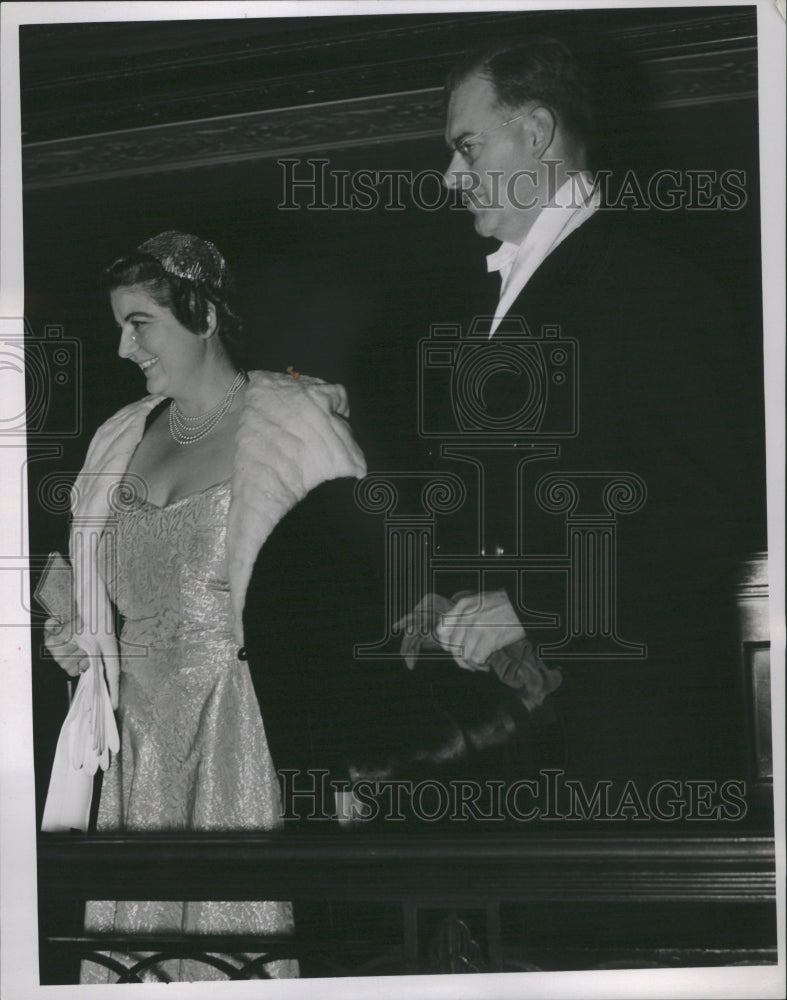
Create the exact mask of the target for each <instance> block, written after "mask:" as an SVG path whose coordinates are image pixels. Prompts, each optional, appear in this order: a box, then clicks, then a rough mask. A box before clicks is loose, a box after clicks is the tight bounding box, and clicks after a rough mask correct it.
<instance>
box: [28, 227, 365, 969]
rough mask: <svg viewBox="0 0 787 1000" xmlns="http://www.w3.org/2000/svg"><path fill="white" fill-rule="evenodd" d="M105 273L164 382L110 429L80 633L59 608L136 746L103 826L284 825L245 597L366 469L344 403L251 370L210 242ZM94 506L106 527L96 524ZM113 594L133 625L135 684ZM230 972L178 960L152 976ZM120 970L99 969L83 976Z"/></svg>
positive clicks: (179, 910)
mask: <svg viewBox="0 0 787 1000" xmlns="http://www.w3.org/2000/svg"><path fill="white" fill-rule="evenodd" d="M107 278H108V285H109V292H110V299H111V304H112V311H113V313H114V316H115V320H116V322H117V325H118V328H119V330H120V347H119V354H120V356H121V357H122V358H124V359H126V360H128V361H130V362H132V363H133V364H135V365H137V366H138V368H139V370H140V372H141V373H142V374H143V376H144V378H145V382H146V388H147V390H148V395H147V396H146V397H145V398H144V399H142V400H140V401H139V402H137V403H132V404H131V405H130V406H127V407H125V408H124V409H122V410H120V411H119V412H118V413H117V414H115V416H114V417H112V418H110V419H109V420H108V421H107V422H106V423H105V424H104V425H103V426H102V427H101V428H99V430H98V432H97V433H96V435H95V437H94V438H93V441H92V443H91V446H90V449H89V451H88V455H87V458H86V461H85V465H84V467H83V469H82V471H81V473H80V475H79V477H78V479H77V481H76V483H75V487H74V499H73V504H72V506H73V514H74V518H73V523H72V533H71V546H70V547H71V558H72V565H73V567H74V593H75V603H76V611H77V615H76V620H75V622H74V623H73V638H72V639H69V638H66V635H65V630H66V628H71V626H70V625H68V626H63V627H59V626H58V625H57V623H56V622H54V621H50V622H48V623H47V624H48V628H47V638H46V642H47V646H48V647H49V649H50V651H51V652H52V655H53V656H55V658H56V659H57V660H58V661H59V662H60V663H61V665H62V666H63V667H64V668H65V669H66V670H67V671H68V672H69V673H71V674H76V673H79V672H82V671H84V670H86V669H88V668H89V667H91V666H95V665H96V663H99V664H103V668H104V671H105V673H106V677H107V681H108V684H109V689H110V695H111V698H112V701H113V704H115V705H117V708H118V723H119V730H120V752H119V754H117V755H116V756H115V755H113V757H112V760H111V764H110V766H109V768H108V770H107V771H106V773H105V775H104V780H103V786H102V791H101V800H100V804H99V810H98V829H99V830H106V831H109V830H218V829H224V830H226V829H232V830H271V829H274V828H276V827H277V826H279V825H280V823H281V813H282V809H281V801H280V790H279V785H278V782H277V777H276V772H275V770H274V766H273V762H272V759H271V753H270V751H269V748H268V742H267V738H266V732H265V727H264V726H263V720H262V717H261V713H260V709H259V706H258V702H257V699H256V698H255V692H254V688H253V685H252V681H251V677H250V674H249V670H248V666H247V663H246V662H245V661H246V654H245V650H244V638H243V636H244V621H243V617H244V616H243V612H244V605H245V602H246V596H247V590H248V586H249V581H250V578H251V575H252V570H253V568H254V565H255V562H256V560H257V556H258V554H259V552H260V549H261V548H262V546H263V545H264V544H265V541H266V539H267V538H268V536H269V535H270V534H271V532H273V531H274V530H275V528H276V526H277V524H279V522H281V521H282V520H283V519H285V518H286V515H287V514H288V513H289V512H290V511H291V510H292V509H293V508H295V507H296V506H297V505H298V503H299V502H300V501H302V500H304V498H306V497H307V495H308V494H309V493H310V492H311V491H312V490H313V489H314V488H315V487H319V486H320V484H323V483H326V482H332V481H334V480H347V479H350V480H352V479H354V478H357V477H361V476H362V475H363V474H364V472H365V466H364V460H363V455H362V453H361V451H360V449H359V448H358V446H357V445H356V443H355V441H354V440H353V438H352V435H351V433H350V431H349V427H348V425H347V424H346V422H345V419H344V417H345V416H346V413H347V405H346V397H345V394H344V391H343V389H342V388H341V387H339V386H331V385H327V384H325V383H322V382H320V381H319V380H316V379H309V378H306V377H305V376H304V377H297V378H296V377H294V376H291V375H288V374H281V375H279V374H274V373H266V372H250V373H248V374H247V373H246V372H245V371H244V370H243V368H242V365H241V362H242V358H241V357H240V356H239V352H238V345H239V334H240V324H239V321H238V319H237V316H236V314H235V312H234V310H233V308H232V304H231V303H232V299H231V295H232V278H231V275H230V272H229V270H228V268H227V265H226V262H225V261H224V258H223V257H222V255H221V254H220V253H219V251H218V250H217V249H216V247H215V246H213V244H211V243H209V242H207V241H204V240H201V239H199V238H197V237H195V236H191V235H187V234H184V233H180V232H165V233H161V234H159V235H158V236H155V237H153V238H152V239H149V240H147V241H146V242H145V243H143V244H142V245H141V246H140V247H139V248H138V250H137V251H136V252H135V253H133V254H132V255H131V256H129V257H127V258H123V259H121V260H119V261H117V262H116V263H115V264H113V265H112V267H111V268H109V270H108V272H107ZM86 520H88V521H90V523H91V525H92V529H91V532H86V531H81V530H80V525H81V524H84V523H85V521H86ZM97 523H98V524H99V525H101V524H103V526H104V529H103V532H97V530H96V524H97ZM97 534H100V542H99V543H98V545H97V546H96V545H92V544H91V542H90V538H91V537H93V538H95V537H96V535H97ZM110 601H111V603H112V604H114V606H115V607H116V609H117V612H118V613H119V616H120V619H121V620H122V627H121V628H120V631H119V635H118V637H117V647H118V649H119V681H118V679H116V676H117V666H116V663H117V658H116V657H115V655H114V644H115V637H114V635H113V634H112V629H111V628H110V627H108V626H107V624H106V623H107V621H108V620H111V616H109V615H108V613H107V612H108V610H109V602H110ZM88 654H90V655H88ZM96 669H98V668H96ZM50 798H52V790H51V789H50ZM45 820H46V816H45ZM55 826H56V824H55V825H54V826H53V825H51V824H50V826H49V828H50V829H51V828H55ZM291 928H292V915H291V909H290V904H288V903H281V902H233V903H221V902H210V903H207V902H195V903H185V904H184V903H175V902H171V903H163V902H149V903H145V902H142V903H140V902H128V903H124V902H117V903H116V902H108V901H100V902H92V903H89V904H88V908H87V915H86V929H87V930H88V931H89V932H99V931H100V932H112V933H124V932H126V933H130V932H137V933H144V932H150V931H153V930H156V931H168V930H171V931H177V932H180V931H189V932H220V933H233V932H234V933H244V934H254V933H271V932H278V933H286V932H288V931H289V930H291ZM214 971H215V970H212V969H210V968H209V967H207V966H204V965H201V964H198V963H194V962H190V961H177V960H172V961H169V962H162V963H159V965H157V966H155V967H154V968H151V969H150V970H148V972H147V973H146V974H145V977H146V978H148V979H151V980H154V981H162V980H163V981H168V980H170V979H185V980H190V979H204V978H212V977H213V975H214ZM265 971H266V973H267V974H269V975H274V976H291V975H297V966H296V965H295V964H294V963H292V962H288V961H284V960H282V961H277V962H271V963H269V964H268V965H267V966H266V970H265ZM107 976H108V971H107V969H105V968H103V967H99V966H98V965H96V964H92V963H85V965H83V981H90V982H97V981H106V979H107Z"/></svg>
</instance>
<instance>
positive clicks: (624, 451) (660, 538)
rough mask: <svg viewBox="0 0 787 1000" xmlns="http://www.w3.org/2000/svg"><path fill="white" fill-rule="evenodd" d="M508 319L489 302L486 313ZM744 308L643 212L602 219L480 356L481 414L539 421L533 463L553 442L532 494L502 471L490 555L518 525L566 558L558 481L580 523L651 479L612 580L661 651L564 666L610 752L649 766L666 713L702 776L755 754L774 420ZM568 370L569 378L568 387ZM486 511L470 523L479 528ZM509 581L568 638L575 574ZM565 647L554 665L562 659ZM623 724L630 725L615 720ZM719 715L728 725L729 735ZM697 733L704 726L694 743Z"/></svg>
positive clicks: (634, 630)
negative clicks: (738, 313)
mask: <svg viewBox="0 0 787 1000" xmlns="http://www.w3.org/2000/svg"><path fill="white" fill-rule="evenodd" d="M493 311H494V302H492V301H490V302H489V303H488V304H487V307H486V309H485V312H486V314H487V315H491V314H492V313H493ZM733 316H734V313H733V310H732V309H731V307H730V305H729V304H728V302H727V300H726V298H725V296H724V294H723V292H722V291H721V290H720V289H719V288H718V287H717V286H716V285H715V284H714V283H713V282H712V281H711V280H710V279H709V278H708V277H707V276H706V275H705V274H703V273H702V272H701V271H700V270H699V269H697V268H696V267H694V266H692V265H690V264H689V263H687V262H686V261H682V260H680V259H678V258H677V257H674V256H670V255H669V254H667V253H665V252H664V251H663V250H661V249H657V248H656V247H654V246H651V245H650V244H648V243H647V242H645V241H643V240H641V239H640V238H638V236H637V235H636V223H634V222H632V221H631V220H628V219H624V218H622V217H621V216H620V214H619V213H616V212H613V211H610V210H600V211H598V212H597V213H596V214H595V215H594V216H592V217H591V218H590V219H589V220H588V221H587V222H586V223H584V224H583V225H582V226H581V227H580V228H579V229H577V230H575V231H574V233H572V234H571V235H570V236H568V237H567V238H566V239H565V240H564V241H563V242H562V243H561V244H560V245H559V246H558V247H557V248H556V249H555V250H554V251H553V252H552V253H551V254H550V255H549V257H547V258H546V260H545V261H544V262H543V263H542V264H541V266H540V267H539V268H538V270H537V271H536V272H535V274H534V275H533V277H532V278H531V279H530V281H529V282H528V284H527V285H526V286H525V288H524V289H523V290H522V292H521V293H520V295H519V297H518V299H517V300H516V302H515V303H514V304H513V305H512V307H511V309H510V310H509V313H508V315H507V317H506V320H505V321H504V323H503V324H501V327H500V328H499V330H498V332H497V333H496V335H495V337H494V338H493V339H492V340H491V341H490V342H489V343H488V346H485V347H484V348H483V350H485V351H488V352H489V355H488V357H489V359H491V360H489V361H488V367H487V370H486V371H485V373H484V384H483V390H484V392H483V401H482V402H479V403H478V406H479V407H480V406H486V407H487V408H488V412H489V413H490V414H491V416H492V417H493V418H494V420H497V421H500V420H501V419H502V418H504V417H506V416H507V415H511V414H515V413H518V412H522V413H523V414H524V417H523V431H522V435H521V438H519V439H518V448H519V452H518V454H520V455H521V454H523V453H524V450H525V449H526V448H527V447H528V446H536V447H537V448H538V447H540V448H544V449H545V450H544V453H543V454H542V455H541V456H540V457H537V458H534V460H533V461H530V462H528V463H526V464H525V465H524V466H523V472H522V476H521V482H520V487H519V492H518V493H516V490H515V488H514V480H513V478H511V477H509V479H508V480H507V486H506V479H505V474H504V475H502V477H499V478H498V479H497V480H496V481H495V483H490V484H489V485H488V488H487V489H486V495H485V510H484V515H483V522H484V524H483V533H482V534H483V539H484V549H485V551H486V553H487V555H489V554H490V553H491V554H493V553H495V552H496V551H502V552H504V553H508V552H511V551H512V545H514V546H516V544H517V543H516V537H515V535H514V534H513V533H512V524H513V523H514V522H517V523H518V529H519V542H518V548H519V551H520V552H525V553H529V554H539V553H543V554H549V553H557V552H563V551H565V548H566V545H567V540H566V513H565V512H564V513H562V514H561V513H556V512H555V511H554V510H552V511H549V510H545V509H544V504H543V503H541V504H539V502H538V500H537V496H538V487H539V483H541V486H542V489H543V486H544V482H542V480H544V479H545V477H547V476H560V477H561V478H565V479H567V480H569V481H572V482H573V483H574V484H575V485H576V487H577V489H578V491H579V494H580V495H581V498H580V501H579V503H578V505H577V507H576V509H575V512H574V513H575V515H576V514H581V513H582V512H583V511H586V512H589V513H598V511H599V508H600V504H601V500H602V498H601V497H600V496H599V490H600V488H601V487H600V485H599V484H600V483H602V482H603V480H604V476H605V474H609V475H610V476H612V474H614V473H626V474H629V475H632V476H634V477H637V481H639V482H641V483H642V484H644V491H645V493H646V497H645V500H644V503H643V504H642V505H641V507H640V508H639V509H637V510H635V511H632V512H631V513H629V514H626V513H619V514H618V515H617V516H616V525H615V530H616V552H615V553H614V564H615V567H614V569H615V572H614V581H613V582H614V584H616V588H617V593H616V600H615V604H616V611H617V630H618V634H619V636H620V638H621V639H623V640H626V641H629V642H632V643H637V644H641V645H643V646H644V647H645V649H646V655H645V657H644V659H641V660H639V661H634V660H625V659H620V660H614V659H613V660H609V661H600V660H594V659H593V657H592V656H591V657H589V658H588V660H587V662H583V661H581V660H579V661H577V660H572V661H565V664H564V665H565V667H566V669H565V671H564V676H565V681H564V688H563V689H561V691H559V692H558V697H559V698H560V697H562V696H563V695H568V697H569V699H570V698H571V692H572V691H573V692H574V698H575V702H574V704H573V707H572V706H571V705H570V704H569V706H568V715H569V716H570V717H573V719H574V721H576V720H579V719H580V718H581V716H582V714H583V713H586V717H587V718H590V717H593V716H595V717H596V719H597V720H598V721H597V725H596V731H595V732H594V736H593V739H594V741H595V743H596V745H597V746H601V745H602V744H604V743H606V744H608V748H609V751H610V752H609V758H610V759H611V758H613V757H615V756H617V758H618V759H626V758H627V757H628V759H630V760H634V758H635V757H637V756H641V754H640V749H641V748H639V747H638V748H636V750H637V752H635V753H631V754H629V753H628V751H629V750H631V749H632V748H633V744H634V743H635V742H636V740H637V729H638V728H639V729H640V731H641V728H642V720H643V719H644V718H653V719H655V720H657V722H656V728H660V729H661V730H662V732H663V733H664V734H665V735H664V739H665V742H666V743H670V742H671V745H672V747H673V749H674V755H673V756H674V758H676V759H677V758H679V757H681V753H682V750H681V748H683V749H685V754H684V757H685V758H686V759H688V757H691V759H693V760H695V761H697V767H699V766H700V761H702V760H706V761H707V763H708V764H709V765H710V764H711V763H712V762H713V761H719V762H722V761H727V762H729V760H730V759H731V757H730V756H729V755H728V754H726V753H721V752H719V751H720V749H721V748H720V747H719V746H718V744H719V742H724V740H725V739H727V738H728V739H727V744H728V747H731V746H732V744H733V743H735V745H736V750H739V749H740V748H739V747H738V741H739V739H740V729H741V722H742V720H741V718H740V716H739V714H738V707H739V702H740V690H739V687H740V674H739V670H740V667H739V660H738V652H737V646H736V630H737V621H736V613H735V608H734V603H733V601H734V576H735V572H736V570H737V568H738V566H739V565H740V561H741V559H742V558H743V557H744V556H745V555H746V554H747V553H749V552H751V551H752V549H756V548H762V547H763V545H762V537H761V534H760V531H761V526H762V524H763V523H764V517H763V507H764V499H763V498H764V489H763V481H764V470H763V467H762V457H761V456H762V422H761V417H760V415H759V412H758V411H757V408H756V407H757V397H756V396H755V395H754V393H753V391H752V388H751V387H752V386H754V387H755V389H756V388H757V383H756V380H755V377H753V373H756V370H757V363H758V360H759V359H757V358H752V357H748V358H747V357H746V356H744V355H743V353H742V351H741V349H740V343H741V340H743V339H745V338H742V336H741V330H740V327H739V326H737V325H736V321H735V319H734V318H733ZM517 319H520V320H522V321H523V322H524V324H525V325H526V328H527V331H528V332H529V334H530V336H531V337H532V338H533V344H534V345H538V346H537V347H534V350H535V351H537V352H538V354H539V355H540V358H541V361H542V362H543V370H542V373H541V374H542V376H543V384H542V385H541V386H540V388H539V391H540V392H542V393H543V394H544V395H545V397H546V398H545V399H542V400H541V402H540V408H539V407H535V409H534V408H532V407H530V408H528V406H526V405H524V403H523V400H526V399H527V397H528V394H532V393H533V391H534V389H533V384H534V379H536V380H537V378H536V376H534V374H533V372H532V371H523V370H520V371H516V370H514V369H516V365H513V366H512V365H510V364H507V360H506V347H505V331H506V329H511V328H512V326H513V327H516V325H517ZM558 331H559V332H558ZM549 338H557V339H549ZM561 340H562V341H563V343H564V346H565V347H567V350H565V351H563V353H562V354H561V355H560V356H559V360H560V359H563V358H567V359H568V361H567V362H565V361H562V363H561V365H555V364H554V363H553V362H552V361H551V352H552V345H557V344H558V342H559V341H561ZM495 352H498V353H499V355H500V365H499V368H500V370H499V371H495V360H494V358H495ZM559 369H560V370H559ZM556 372H558V374H559V375H560V374H561V372H562V377H563V380H562V381H559V382H557V383H554V382H553V381H552V379H553V376H554V374H555V373H556ZM566 378H569V379H571V380H573V383H574V390H575V402H576V423H575V433H574V434H573V436H570V435H569V436H559V435H556V434H554V433H553V432H554V430H555V428H558V429H561V428H562V429H565V427H566V415H565V407H566V385H567V383H566V381H565V379H566ZM454 388H455V390H456V391H455V394H454V398H453V400H452V404H453V415H451V413H449V412H447V411H443V412H442V413H437V411H436V412H435V414H433V415H432V417H431V418H430V419H432V420H433V421H434V422H435V423H437V422H439V421H442V424H443V425H444V426H450V425H451V422H452V420H453V421H454V423H456V421H457V412H456V408H457V400H458V396H457V395H456V392H458V391H460V390H458V389H456V386H455V387H454ZM466 390H467V386H466V384H465V387H464V390H462V391H466ZM429 402H430V404H431V405H434V406H435V407H437V406H438V404H437V403H436V402H435V401H433V400H430V401H429ZM477 402H478V401H477ZM443 405H445V404H443ZM458 405H459V407H460V409H461V405H462V402H461V399H459V400H458ZM534 414H535V416H534ZM539 421H540V425H539ZM490 434H491V436H494V435H493V434H492V433H491V432H490ZM452 441H453V445H454V448H456V439H455V437H454V438H452ZM550 446H551V447H552V453H551V454H550V453H549V447H550ZM460 449H461V445H460ZM501 454H504V452H502V453H501ZM498 460H499V459H498ZM441 465H442V467H443V468H445V467H447V465H450V467H451V471H454V472H456V473H459V474H461V475H464V476H465V477H466V479H467V482H468V488H469V495H470V496H471V497H473V496H474V495H475V492H476V490H477V489H478V481H477V474H476V472H475V471H474V470H473V468H472V466H471V465H470V464H469V463H463V462H461V461H456V460H455V459H454V460H446V459H443V460H441ZM542 500H543V493H542ZM474 516H475V514H473V513H472V512H471V515H470V519H469V520H466V521H465V522H464V529H468V528H469V529H473V528H474V527H475V524H474V523H472V524H471V523H470V522H471V521H472V519H473V517H474ZM456 521H457V523H459V524H460V527H461V519H460V518H457V519H456ZM443 539H444V542H445V545H446V547H449V548H450V547H451V546H453V547H454V548H455V549H456V550H457V551H468V550H472V548H473V545H474V544H475V543H474V540H473V531H472V530H467V531H466V532H465V533H464V534H463V533H462V530H457V531H454V532H451V531H449V530H448V529H446V531H445V532H444V535H443ZM495 582H497V583H499V584H500V585H501V586H505V587H506V589H507V590H508V591H509V594H510V595H511V596H512V597H513V598H514V599H515V600H518V601H519V610H520V613H521V616H522V619H523V621H524V622H525V624H526V627H527V631H528V633H529V634H530V636H531V638H533V639H535V640H537V641H539V642H540V643H541V644H542V645H548V644H549V643H550V642H554V641H555V640H559V639H560V638H562V632H563V629H564V627H565V621H566V614H567V602H568V601H569V600H570V599H571V595H570V594H569V593H568V583H567V580H566V578H565V576H563V575H562V574H561V573H560V572H552V573H550V572H538V573H528V574H526V575H525V577H524V582H523V583H522V585H521V590H520V592H519V593H518V594H514V593H512V575H511V573H510V572H508V573H501V574H500V577H499V580H496V578H495V577H494V575H490V576H488V577H487V581H486V585H487V587H489V586H492V585H494V583H495ZM513 589H514V590H515V589H516V588H513ZM531 612H533V613H532V614H531ZM535 613H538V614H535ZM545 614H553V615H557V616H558V617H559V618H560V623H559V624H558V625H557V626H556V627H555V626H551V627H550V626H548V625H545V624H539V621H542V622H543V618H541V619H539V617H538V615H542V616H543V615H545ZM554 655H555V657H556V660H555V661H551V662H558V663H560V662H561V660H560V658H559V656H558V654H557V653H555V654H554ZM610 716H611V717H612V718H613V719H618V720H621V721H620V723H618V722H613V724H610ZM706 718H712V719H713V720H714V725H715V726H716V728H715V729H713V727H711V728H709V729H708V730H707V733H708V737H707V741H706V742H707V746H706V749H707V751H708V752H707V755H706V756H705V755H703V754H698V753H697V752H696V750H697V748H698V747H699V746H700V745H701V744H702V743H703V737H702V736H701V735H700V734H701V731H702V730H703V725H704V721H705V720H706ZM719 719H723V720H726V721H725V722H724V724H723V725H722V726H721V728H719V727H718V725H716V723H718V720H719ZM635 720H636V721H635ZM567 724H568V725H569V726H570V725H571V718H569V720H568V721H567ZM591 728H592V727H591ZM711 729H713V732H712V733H711ZM688 732H693V734H694V738H693V740H690V741H689V742H690V743H691V748H690V747H689V744H688V743H687V742H686V739H685V736H686V734H687V733H688ZM722 732H723V733H725V734H726V736H721V735H719V734H720V733H722ZM651 735H652V734H651ZM615 747H617V751H616V750H615ZM644 757H647V751H645V753H644ZM644 757H643V759H644ZM733 757H734V754H733ZM662 759H663V760H665V761H666V760H669V759H671V758H670V754H669V753H668V754H667V755H666V756H664V757H662ZM738 759H739V758H738ZM720 766H721V767H724V766H728V763H727V764H724V763H720ZM727 774H729V771H728V772H727Z"/></svg>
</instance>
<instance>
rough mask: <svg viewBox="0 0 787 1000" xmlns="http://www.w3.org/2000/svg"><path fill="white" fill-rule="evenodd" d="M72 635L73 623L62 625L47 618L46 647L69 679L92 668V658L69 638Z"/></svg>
mask: <svg viewBox="0 0 787 1000" xmlns="http://www.w3.org/2000/svg"><path fill="white" fill-rule="evenodd" d="M70 635H71V622H66V623H65V624H61V623H60V622H58V621H57V619H56V618H47V620H46V621H45V622H44V645H45V646H46V648H47V650H48V652H49V655H50V656H51V657H52V659H53V660H55V661H56V662H57V664H58V665H59V666H61V667H62V668H63V670H65V672H66V673H67V674H68V675H69V677H79V675H80V674H82V673H84V672H85V671H86V670H87V668H88V667H89V666H90V658H89V657H88V655H87V653H86V652H85V651H84V649H82V648H81V647H80V646H77V644H76V643H75V642H74V640H73V639H71V638H69V636H70Z"/></svg>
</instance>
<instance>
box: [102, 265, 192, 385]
mask: <svg viewBox="0 0 787 1000" xmlns="http://www.w3.org/2000/svg"><path fill="white" fill-rule="evenodd" d="M109 297H110V301H111V303H112V312H113V313H114V315H115V321H116V323H117V325H118V328H119V329H120V346H119V348H118V354H119V355H120V357H121V358H127V359H128V360H129V361H133V362H134V363H135V364H137V365H139V368H140V371H141V372H142V373H143V374H144V376H145V379H146V381H147V389H148V392H150V393H154V394H156V395H161V396H174V397H176V398H179V397H184V396H188V393H189V387H190V386H193V380H194V377H195V376H196V375H197V373H198V372H199V369H200V367H201V366H202V364H203V362H204V360H205V357H206V353H207V339H206V337H205V336H201V335H200V334H195V333H192V332H191V330H188V329H186V327H185V326H183V325H182V324H181V323H180V322H179V321H178V320H177V319H176V317H175V316H174V314H173V313H172V312H171V310H170V309H169V308H168V307H167V306H163V305H160V304H159V303H158V302H157V301H156V300H155V299H154V298H152V296H151V295H150V294H149V293H148V292H147V291H146V290H145V289H144V288H143V287H142V286H141V285H131V286H129V287H126V288H116V289H114V290H113V291H112V292H110V296H109Z"/></svg>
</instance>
